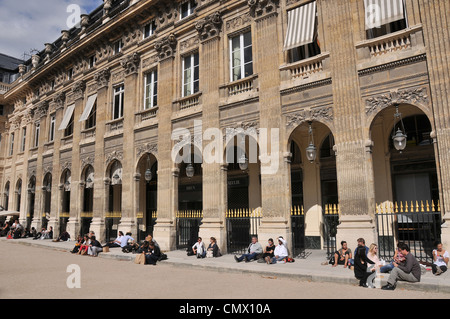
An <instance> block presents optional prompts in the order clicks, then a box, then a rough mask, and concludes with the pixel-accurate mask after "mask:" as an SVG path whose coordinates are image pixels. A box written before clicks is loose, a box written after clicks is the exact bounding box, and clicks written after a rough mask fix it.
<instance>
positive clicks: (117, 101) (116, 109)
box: [113, 84, 125, 120]
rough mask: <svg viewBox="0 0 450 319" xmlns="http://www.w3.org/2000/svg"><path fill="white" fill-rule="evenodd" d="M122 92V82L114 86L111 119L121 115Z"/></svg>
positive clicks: (123, 90)
mask: <svg viewBox="0 0 450 319" xmlns="http://www.w3.org/2000/svg"><path fill="white" fill-rule="evenodd" d="M124 92H125V87H124V85H123V84H122V85H119V86H116V87H115V88H114V103H113V120H117V119H120V118H121V117H123V102H124V100H123V99H124Z"/></svg>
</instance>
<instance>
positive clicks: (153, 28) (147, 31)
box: [144, 20, 156, 39]
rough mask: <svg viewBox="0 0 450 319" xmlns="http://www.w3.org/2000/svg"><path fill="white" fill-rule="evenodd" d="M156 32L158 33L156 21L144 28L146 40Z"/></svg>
mask: <svg viewBox="0 0 450 319" xmlns="http://www.w3.org/2000/svg"><path fill="white" fill-rule="evenodd" d="M155 31H156V21H155V20H152V21H151V22H150V23H148V24H146V25H145V26H144V39H147V38H148V37H150V36H152V35H153V34H155Z"/></svg>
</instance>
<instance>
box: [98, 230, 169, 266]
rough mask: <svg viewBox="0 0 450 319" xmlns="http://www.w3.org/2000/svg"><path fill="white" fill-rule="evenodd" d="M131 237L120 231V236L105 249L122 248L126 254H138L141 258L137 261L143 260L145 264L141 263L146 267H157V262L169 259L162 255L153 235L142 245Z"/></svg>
mask: <svg viewBox="0 0 450 319" xmlns="http://www.w3.org/2000/svg"><path fill="white" fill-rule="evenodd" d="M131 235H132V234H131V233H130V232H128V233H126V234H125V235H124V234H123V232H122V231H119V236H118V237H117V238H116V239H115V240H113V241H111V242H108V243H106V244H105V245H104V246H103V248H105V247H108V249H109V248H122V252H124V253H130V252H131V253H134V254H138V255H139V256H137V257H136V260H138V259H142V260H143V262H139V263H143V264H146V265H156V262H157V261H161V260H164V259H166V258H167V256H166V255H165V254H163V253H161V250H160V248H159V245H158V243H157V242H156V241H155V240H154V239H153V236H152V235H147V237H145V240H144V241H143V242H142V243H137V242H136V241H135V240H134V238H133V237H131ZM137 263H138V262H137Z"/></svg>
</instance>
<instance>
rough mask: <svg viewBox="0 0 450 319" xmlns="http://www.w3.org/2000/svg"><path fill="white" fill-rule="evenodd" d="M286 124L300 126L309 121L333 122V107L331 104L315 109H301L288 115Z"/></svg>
mask: <svg viewBox="0 0 450 319" xmlns="http://www.w3.org/2000/svg"><path fill="white" fill-rule="evenodd" d="M286 118H287V121H286V126H288V127H292V126H299V125H300V124H302V123H304V122H308V121H318V122H332V121H333V108H332V107H331V106H327V107H320V108H314V109H306V110H301V111H298V112H295V113H292V114H288V115H286Z"/></svg>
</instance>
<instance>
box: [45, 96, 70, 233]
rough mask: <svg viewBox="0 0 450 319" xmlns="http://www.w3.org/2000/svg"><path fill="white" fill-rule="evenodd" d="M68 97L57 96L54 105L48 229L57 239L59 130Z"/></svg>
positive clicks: (59, 168) (59, 199)
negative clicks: (51, 229) (50, 229)
mask: <svg viewBox="0 0 450 319" xmlns="http://www.w3.org/2000/svg"><path fill="white" fill-rule="evenodd" d="M65 100H66V96H65V94H64V93H62V92H61V93H59V94H57V95H56V96H55V98H54V100H53V103H54V104H55V136H54V140H53V150H54V151H53V164H52V167H53V170H52V198H51V204H50V212H51V214H50V219H49V221H48V224H47V227H48V228H50V226H51V227H53V236H54V237H55V238H56V237H57V236H58V235H59V214H60V213H61V210H62V207H61V200H62V199H61V190H60V187H59V184H60V181H61V173H62V170H61V161H60V152H59V150H60V148H61V137H62V136H63V131H60V130H58V127H59V124H60V123H61V121H62V119H63V116H64V104H65Z"/></svg>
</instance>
